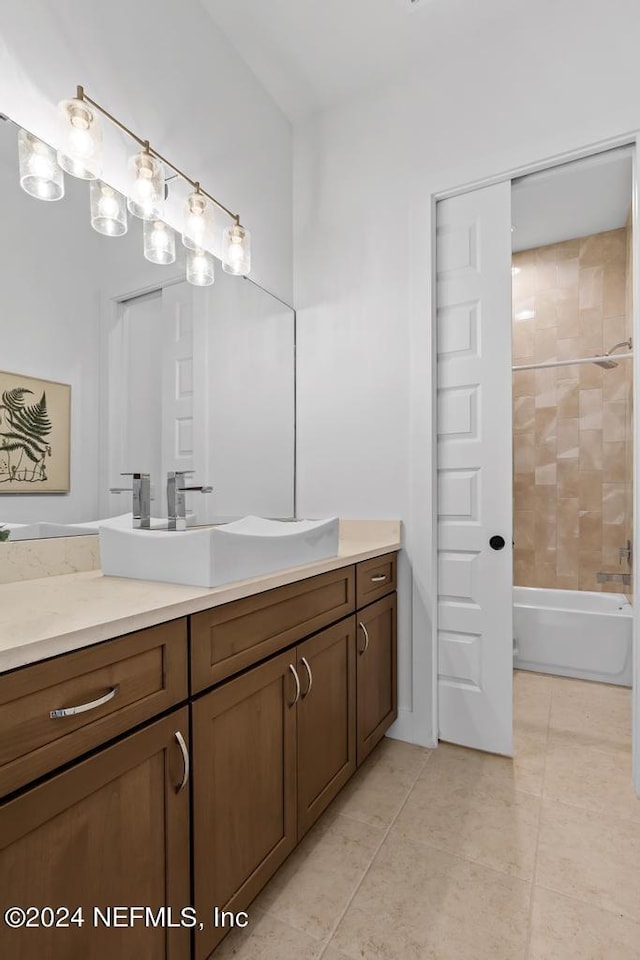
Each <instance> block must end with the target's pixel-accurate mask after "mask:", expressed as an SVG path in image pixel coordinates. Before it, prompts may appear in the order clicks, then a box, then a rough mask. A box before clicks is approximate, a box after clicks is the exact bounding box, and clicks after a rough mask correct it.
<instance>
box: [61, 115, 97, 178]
mask: <svg viewBox="0 0 640 960" xmlns="http://www.w3.org/2000/svg"><path fill="white" fill-rule="evenodd" d="M58 113H59V115H60V147H59V149H58V163H59V164H60V166H61V167H62V169H63V170H66V171H67V173H70V174H71V175H72V176H74V177H79V178H80V179H81V180H97V178H98V177H99V176H100V174H101V173H102V128H101V126H100V121H99V118H98V114H97V113H96V111H95V110H93V109H92V108H91V107H90V106H89V104H88V103H86V102H85V101H84V100H62V101H61V102H60V103H59V105H58Z"/></svg>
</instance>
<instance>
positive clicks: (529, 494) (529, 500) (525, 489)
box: [513, 471, 536, 510]
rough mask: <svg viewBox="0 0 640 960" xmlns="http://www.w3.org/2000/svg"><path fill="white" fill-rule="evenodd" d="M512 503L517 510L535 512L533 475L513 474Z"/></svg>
mask: <svg viewBox="0 0 640 960" xmlns="http://www.w3.org/2000/svg"><path fill="white" fill-rule="evenodd" d="M513 495H514V502H515V503H516V504H517V506H518V509H519V510H535V507H536V477H535V473H534V472H533V471H531V473H515V474H514V476H513Z"/></svg>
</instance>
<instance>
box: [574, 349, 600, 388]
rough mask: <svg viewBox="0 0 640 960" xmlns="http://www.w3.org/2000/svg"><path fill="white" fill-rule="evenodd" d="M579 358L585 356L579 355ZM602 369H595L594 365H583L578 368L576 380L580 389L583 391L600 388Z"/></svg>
mask: <svg viewBox="0 0 640 960" xmlns="http://www.w3.org/2000/svg"><path fill="white" fill-rule="evenodd" d="M580 356H582V357H584V356H586V354H584V353H581V354H580ZM604 372H605V371H604V370H603V369H602V367H597V366H596V365H595V363H583V364H582V365H581V366H580V367H578V379H579V381H580V387H581V388H582V389H585V388H586V387H601V386H602V375H603V374H604Z"/></svg>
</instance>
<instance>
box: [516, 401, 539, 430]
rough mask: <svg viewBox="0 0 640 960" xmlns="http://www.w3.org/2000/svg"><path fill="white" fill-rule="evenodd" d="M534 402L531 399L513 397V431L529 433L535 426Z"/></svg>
mask: <svg viewBox="0 0 640 960" xmlns="http://www.w3.org/2000/svg"><path fill="white" fill-rule="evenodd" d="M535 413H536V407H535V400H534V398H533V397H514V400H513V431H514V433H531V432H532V430H533V429H534V426H535Z"/></svg>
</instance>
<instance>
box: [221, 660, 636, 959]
mask: <svg viewBox="0 0 640 960" xmlns="http://www.w3.org/2000/svg"><path fill="white" fill-rule="evenodd" d="M514 722H515V742H516V757H515V759H514V760H513V761H511V760H507V759H504V758H500V757H494V756H489V755H487V754H482V753H477V752H474V751H472V750H465V749H463V748H460V747H453V746H450V745H447V744H441V746H440V747H439V748H438V750H424V749H422V748H420V747H415V746H412V745H411V744H407V743H402V742H400V741H393V740H385V741H383V743H382V744H380V746H379V747H378V748H377V749H376V751H375V752H374V754H373V755H372V756H371V757H370V758H369V760H368V761H367V762H366V763H365V764H364V765H363V767H362V768H361V770H359V771H358V773H357V774H356V776H355V777H354V778H353V780H352V781H351V783H350V784H349V785H348V786H347V787H346V789H345V790H344V791H343V792H342V794H341V795H340V796H339V797H338V799H337V800H336V801H335V803H334V804H333V805H332V807H331V808H330V810H329V811H328V812H327V813H326V814H325V816H324V817H323V818H322V819H321V821H320V822H319V823H318V824H317V825H316V826H315V827H314V828H313V830H312V831H311V832H310V833H309V835H308V836H307V837H306V838H305V839H304V841H303V842H302V844H301V845H300V846H299V847H298V849H297V850H296V851H295V852H294V854H293V855H292V856H291V857H290V858H289V860H288V861H287V862H286V863H285V864H284V866H283V867H282V868H281V869H280V871H279V872H278V873H277V874H276V876H275V877H274V878H273V880H272V881H271V882H270V883H269V885H268V886H267V887H266V889H265V890H264V891H263V892H262V893H261V894H260V896H259V897H258V899H257V900H256V901H255V903H254V904H253V906H252V908H251V924H250V926H249V927H248V928H247V929H246V930H245V931H242V932H240V931H236V932H234V933H233V934H231V935H230V936H229V937H227V939H226V940H225V941H224V942H223V943H222V944H221V946H220V948H219V949H218V951H217V953H216V960H230V958H235V960H294V958H295V960H639V958H640V800H638V799H637V798H636V797H635V795H634V793H633V790H632V787H631V702H630V692H629V691H628V690H625V689H623V688H619V687H610V686H605V685H602V684H591V683H584V682H582V681H579V680H565V679H561V678H558V677H547V676H542V675H537V674H528V673H517V674H516V675H515V680H514Z"/></svg>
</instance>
